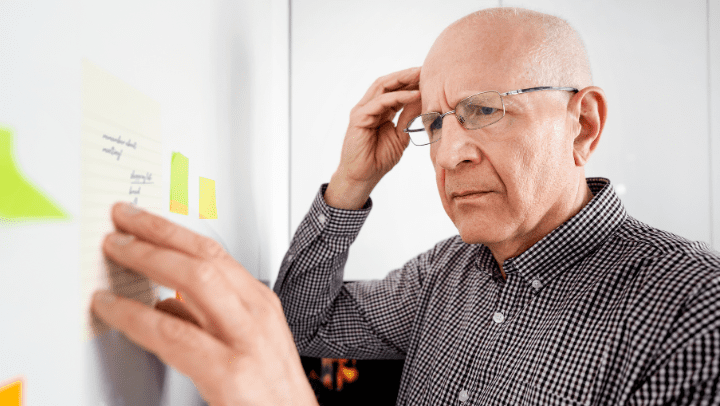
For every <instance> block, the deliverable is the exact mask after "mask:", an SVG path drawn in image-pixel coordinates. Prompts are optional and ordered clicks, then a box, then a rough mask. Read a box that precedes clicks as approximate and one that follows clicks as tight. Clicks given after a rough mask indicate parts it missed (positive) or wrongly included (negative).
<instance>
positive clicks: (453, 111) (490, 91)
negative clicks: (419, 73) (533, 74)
mask: <svg viewBox="0 0 720 406" xmlns="http://www.w3.org/2000/svg"><path fill="white" fill-rule="evenodd" d="M542 90H564V91H568V92H573V93H577V92H579V90H578V89H576V88H574V87H554V86H538V87H529V88H527V89H518V90H511V91H509V92H505V93H500V92H498V91H496V90H486V91H484V92H480V93H475V94H473V95H470V96H468V97H466V98H464V99H462V100H460V101H459V102H458V103H457V104H456V105H455V108H454V109H452V110H450V111H448V112H447V113H444V114H443V113H440V112H439V111H431V112H429V113H425V114H420V115H418V116H415V117H413V119H412V120H410V121H408V125H410V123H412V122H413V121H415V120H417V119H418V118H420V117H422V116H424V115H427V114H440V122H441V123H442V121H443V119H444V118H445V116H447V115H448V114H454V115H455V118H456V119H457V121H458V122H459V123H460V125H462V126H463V128H464V129H466V130H478V129H480V128H483V127H487V126H489V125H492V124H495V123H497V122H498V121H500V120H502V119H503V117H505V101H503V96H512V95H514V94H520V93H531V92H539V91H542ZM484 93H497V94H498V95H500V104H501V105H502V116H500V118H498V119H497V120H495V121H493V122H492V123H487V124H485V125H483V126H480V127H477V128H467V127H465V119H464V118H463V117H462V116H458V115H457V114H455V110H457V106H459V105H461V104H462V103H463V102H464V101H465V100H467V99H469V98H471V97H475V96H477V95H480V94H484ZM433 121H434V120H433ZM440 128H441V129H442V126H441V127H440ZM420 131H425V130H424V129H417V130H411V129H409V128H408V127H405V129H404V130H403V132H404V133H406V134H410V133H413V132H420ZM429 135H432V134H429ZM440 138H442V135H440V137H438V138H437V139H436V140H435V141H432V142H427V143H425V144H415V141H413V140H412V137H410V142H412V143H413V145H415V146H418V147H420V146H424V145H430V144H432V143H435V142H438V141H439V140H440ZM428 139H429V138H428Z"/></svg>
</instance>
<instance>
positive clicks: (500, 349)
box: [457, 262, 531, 406]
mask: <svg viewBox="0 0 720 406" xmlns="http://www.w3.org/2000/svg"><path fill="white" fill-rule="evenodd" d="M503 268H504V270H505V274H506V275H507V276H506V279H503V278H502V276H501V275H496V277H495V278H494V279H495V283H496V286H497V290H496V292H497V298H496V300H495V304H494V307H493V311H492V312H491V313H490V314H491V316H490V317H491V319H492V320H491V321H490V322H489V323H488V324H486V325H489V326H490V329H491V330H490V331H488V334H491V335H492V336H493V339H492V343H488V345H487V346H486V351H490V352H491V353H490V354H487V356H484V357H483V356H481V357H476V358H480V359H482V360H484V361H481V363H482V364H484V365H476V366H475V367H471V368H469V369H468V371H469V372H470V374H469V376H466V379H465V382H466V385H464V386H463V387H462V388H461V390H460V391H459V393H458V395H457V401H458V402H457V404H458V405H460V406H465V405H470V404H475V403H477V401H478V396H479V391H485V389H486V388H483V387H479V385H478V384H481V383H482V381H484V382H485V383H486V384H489V385H492V384H493V381H495V380H496V379H498V377H497V376H488V377H487V379H479V376H478V375H479V374H482V373H483V370H485V371H486V368H488V367H489V364H488V362H489V361H490V360H493V359H495V360H496V359H497V358H499V357H500V356H501V354H506V353H507V352H508V351H511V349H508V348H507V346H508V343H509V340H507V339H505V337H504V334H505V332H506V330H507V329H508V328H507V327H508V323H512V322H513V320H514V319H515V316H516V315H517V313H518V312H519V311H521V310H522V309H521V307H522V303H525V302H527V300H521V299H522V295H524V294H531V292H528V287H527V286H526V283H525V281H524V280H523V278H522V277H521V275H520V274H519V273H518V272H517V270H516V269H515V267H514V266H513V265H511V263H510V264H509V263H507V262H506V263H505V264H504V266H503ZM498 272H499V270H498ZM528 300H529V298H528ZM480 359H477V361H480ZM490 389H491V388H488V390H490Z"/></svg>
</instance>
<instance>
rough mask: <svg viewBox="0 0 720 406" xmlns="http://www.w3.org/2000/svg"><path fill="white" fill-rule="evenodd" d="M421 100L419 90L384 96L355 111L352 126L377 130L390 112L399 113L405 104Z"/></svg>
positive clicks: (402, 91)
mask: <svg viewBox="0 0 720 406" xmlns="http://www.w3.org/2000/svg"><path fill="white" fill-rule="evenodd" d="M418 100H420V92H419V91H417V90H401V91H397V92H392V93H385V94H382V95H380V96H378V97H376V98H375V99H373V100H372V101H371V102H370V103H368V104H366V105H364V106H362V107H360V108H358V109H357V110H354V111H353V117H351V119H350V121H351V125H353V126H355V127H360V128H376V127H378V125H380V123H381V122H382V121H383V117H384V116H385V114H386V113H387V112H388V111H389V110H394V111H395V112H397V111H399V110H400V109H401V108H402V107H403V106H404V105H405V104H408V103H413V102H417V101H418Z"/></svg>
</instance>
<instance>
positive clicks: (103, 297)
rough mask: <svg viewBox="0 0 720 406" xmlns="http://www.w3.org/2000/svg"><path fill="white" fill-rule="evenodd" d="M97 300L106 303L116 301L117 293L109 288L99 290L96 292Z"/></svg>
mask: <svg viewBox="0 0 720 406" xmlns="http://www.w3.org/2000/svg"><path fill="white" fill-rule="evenodd" d="M95 301H97V302H100V303H105V304H108V303H112V302H114V301H115V295H113V294H112V293H110V291H107V290H99V291H97V292H95Z"/></svg>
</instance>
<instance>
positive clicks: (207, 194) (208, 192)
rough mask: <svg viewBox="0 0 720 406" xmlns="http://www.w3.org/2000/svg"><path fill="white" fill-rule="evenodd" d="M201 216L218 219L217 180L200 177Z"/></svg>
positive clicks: (202, 217)
mask: <svg viewBox="0 0 720 406" xmlns="http://www.w3.org/2000/svg"><path fill="white" fill-rule="evenodd" d="M200 218H201V219H216V218H218V217H217V204H216V202H215V181H214V180H212V179H207V178H203V177H200Z"/></svg>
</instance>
